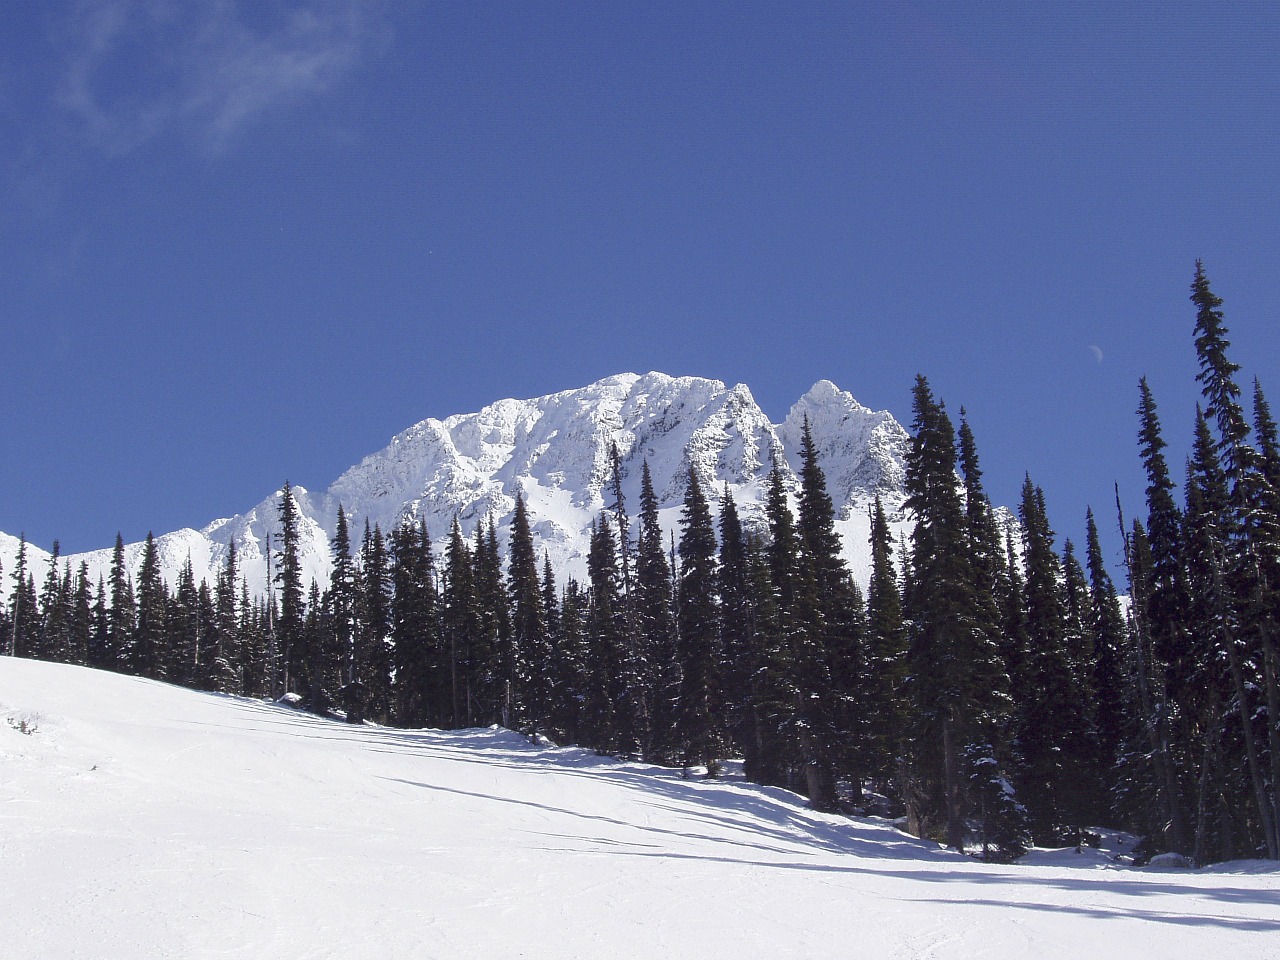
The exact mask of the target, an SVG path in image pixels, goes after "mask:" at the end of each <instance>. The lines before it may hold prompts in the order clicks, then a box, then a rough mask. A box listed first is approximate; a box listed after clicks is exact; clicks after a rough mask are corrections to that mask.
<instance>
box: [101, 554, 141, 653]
mask: <svg viewBox="0 0 1280 960" xmlns="http://www.w3.org/2000/svg"><path fill="white" fill-rule="evenodd" d="M107 585H108V588H109V589H110V591H111V618H110V621H109V623H108V626H107V650H106V657H105V662H106V663H107V664H114V665H116V666H115V669H124V670H127V669H130V666H129V660H128V657H129V652H130V647H131V646H132V644H133V630H134V622H135V619H136V617H137V612H136V609H135V603H134V597H133V582H132V580H131V579H130V577H129V571H128V568H127V567H126V566H125V559H124V538H123V537H122V536H121V535H120V534H119V533H117V534H116V545H115V549H114V550H113V551H112V553H111V572H110V574H109V575H108V578H107Z"/></svg>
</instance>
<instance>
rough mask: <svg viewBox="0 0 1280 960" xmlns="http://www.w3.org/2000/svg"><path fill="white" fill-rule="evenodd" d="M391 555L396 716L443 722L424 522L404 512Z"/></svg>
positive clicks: (441, 669) (405, 722) (413, 722)
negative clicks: (412, 518) (407, 515)
mask: <svg viewBox="0 0 1280 960" xmlns="http://www.w3.org/2000/svg"><path fill="white" fill-rule="evenodd" d="M391 556H392V566H391V581H392V588H393V595H392V608H391V613H392V626H391V636H392V640H393V643H394V650H395V708H394V711H393V713H394V716H395V721H396V723H397V724H398V725H399V726H404V727H421V726H427V725H439V724H441V723H444V722H446V714H447V709H446V708H447V705H448V702H449V688H448V685H447V683H446V681H447V679H448V675H449V674H448V662H447V658H446V657H445V656H444V650H443V648H442V645H441V642H440V631H439V626H438V618H437V613H438V611H437V602H436V584H435V561H434V559H433V558H432V555H431V538H430V537H429V536H428V535H427V526H426V523H425V522H422V523H414V522H413V521H412V520H411V519H410V518H408V517H406V518H405V519H404V520H403V521H402V522H401V524H400V526H399V527H398V528H397V529H396V530H395V531H394V532H393V533H392V534H391Z"/></svg>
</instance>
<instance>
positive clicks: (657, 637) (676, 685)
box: [632, 462, 680, 763]
mask: <svg viewBox="0 0 1280 960" xmlns="http://www.w3.org/2000/svg"><path fill="white" fill-rule="evenodd" d="M632 610H633V621H632V627H633V629H634V630H635V632H636V637H637V641H638V648H639V660H640V663H639V673H640V678H641V679H640V682H641V684H642V688H643V698H644V703H645V705H646V717H647V724H646V728H647V742H646V744H645V748H644V755H645V757H646V759H649V760H653V761H655V762H657V763H675V762H676V761H677V760H678V759H679V757H680V751H679V745H678V743H677V737H676V704H677V702H678V701H679V697H680V663H679V660H678V659H677V656H676V625H675V608H674V598H673V594H672V583H671V565H670V563H668V561H667V553H666V549H665V545H664V544H663V534H662V527H661V526H660V525H659V523H658V498H657V496H656V495H655V494H654V491H653V480H652V478H651V477H650V474H649V464H648V463H647V462H646V463H645V464H644V466H643V469H642V471H641V474H640V531H639V540H638V542H637V544H636V572H635V594H634V597H633V603H632Z"/></svg>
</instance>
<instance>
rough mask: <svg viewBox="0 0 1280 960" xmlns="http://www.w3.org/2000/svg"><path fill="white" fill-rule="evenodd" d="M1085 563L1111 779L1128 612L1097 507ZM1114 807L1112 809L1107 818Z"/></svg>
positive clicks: (1100, 732)
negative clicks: (1098, 521)
mask: <svg viewBox="0 0 1280 960" xmlns="http://www.w3.org/2000/svg"><path fill="white" fill-rule="evenodd" d="M1085 538H1086V539H1085V564H1086V567H1087V569H1088V571H1089V610H1090V616H1089V625H1088V628H1089V631H1090V637H1091V642H1092V646H1093V651H1094V658H1093V668H1092V672H1091V676H1090V679H1091V683H1092V687H1093V691H1094V697H1095V704H1096V706H1095V713H1094V725H1095V729H1096V730H1097V736H1098V757H1099V763H1100V766H1101V769H1102V770H1103V771H1104V778H1105V779H1106V781H1107V782H1108V783H1109V782H1111V780H1112V778H1113V777H1114V773H1115V770H1116V767H1117V764H1118V763H1119V761H1120V756H1121V748H1122V745H1123V742H1124V730H1125V726H1126V722H1127V719H1126V709H1125V691H1124V649H1125V644H1126V638H1125V624H1124V614H1123V613H1122V612H1121V609H1120V599H1119V595H1118V594H1117V592H1116V587H1115V583H1114V582H1113V581H1112V579H1111V575H1110V574H1109V573H1108V572H1107V565H1106V561H1105V559H1104V558H1103V555H1102V545H1101V543H1100V542H1099V539H1098V525H1097V524H1096V523H1095V522H1094V519H1093V511H1092V510H1088V511H1086V513H1085ZM1112 812H1113V811H1112V810H1110V809H1108V811H1107V813H1108V820H1107V822H1114V820H1112V819H1110V814H1111V813H1112Z"/></svg>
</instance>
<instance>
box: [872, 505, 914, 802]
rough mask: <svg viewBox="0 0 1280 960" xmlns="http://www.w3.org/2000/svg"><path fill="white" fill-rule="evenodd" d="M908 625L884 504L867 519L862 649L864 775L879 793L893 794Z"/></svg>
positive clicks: (904, 719) (902, 723)
mask: <svg viewBox="0 0 1280 960" xmlns="http://www.w3.org/2000/svg"><path fill="white" fill-rule="evenodd" d="M906 652H907V629H906V624H905V623H904V622H903V619H902V596H901V593H900V592H899V588H898V571H897V567H896V565H895V563H894V558H893V543H892V540H891V537H890V531H889V521H888V518H887V517H886V516H885V512H884V504H883V503H881V501H880V497H878V496H877V497H876V501H875V511H874V513H873V514H872V518H871V583H870V586H869V588H868V591H867V652H866V658H865V664H866V666H865V680H864V683H863V697H864V704H865V710H866V715H867V718H868V724H867V731H866V737H865V740H864V754H865V757H866V769H867V775H868V777H869V778H870V780H871V782H872V784H873V785H874V786H875V787H876V789H877V790H879V791H880V792H881V793H890V792H896V789H897V782H898V778H899V773H900V771H899V764H900V758H901V756H902V747H903V736H904V730H905V728H906V723H907V708H908V705H907V702H906V697H905V691H904V689H903V688H904V684H905V682H906Z"/></svg>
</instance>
